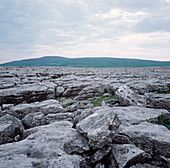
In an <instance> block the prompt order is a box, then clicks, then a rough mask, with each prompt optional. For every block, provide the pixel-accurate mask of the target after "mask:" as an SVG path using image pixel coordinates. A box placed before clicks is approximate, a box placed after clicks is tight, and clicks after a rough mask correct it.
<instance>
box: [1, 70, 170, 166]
mask: <svg viewBox="0 0 170 168" xmlns="http://www.w3.org/2000/svg"><path fill="white" fill-rule="evenodd" d="M0 72H1V73H0V168H21V167H22V168H54V167H56V168H168V167H170V130H169V129H168V128H166V127H165V126H164V125H165V124H167V125H170V113H169V112H170V76H169V75H170V67H150V68H58V67H0ZM162 117H164V118H163V121H162V122H164V123H163V124H164V125H158V124H156V123H157V122H158V120H159V119H161V118H162ZM165 119H166V121H165Z"/></svg>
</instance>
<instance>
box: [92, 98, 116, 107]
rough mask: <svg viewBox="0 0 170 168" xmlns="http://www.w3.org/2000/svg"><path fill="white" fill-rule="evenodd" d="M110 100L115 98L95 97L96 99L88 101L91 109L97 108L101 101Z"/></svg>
mask: <svg viewBox="0 0 170 168" xmlns="http://www.w3.org/2000/svg"><path fill="white" fill-rule="evenodd" d="M112 99H115V96H113V97H107V98H103V97H97V98H96V99H90V100H89V101H90V102H91V103H92V104H93V107H97V106H101V105H102V101H107V100H112Z"/></svg>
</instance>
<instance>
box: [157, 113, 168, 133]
mask: <svg viewBox="0 0 170 168" xmlns="http://www.w3.org/2000/svg"><path fill="white" fill-rule="evenodd" d="M154 124H158V125H164V126H165V127H166V128H168V129H169V130H170V117H169V115H166V114H162V115H160V116H159V117H158V118H157V120H156V121H155V122H154Z"/></svg>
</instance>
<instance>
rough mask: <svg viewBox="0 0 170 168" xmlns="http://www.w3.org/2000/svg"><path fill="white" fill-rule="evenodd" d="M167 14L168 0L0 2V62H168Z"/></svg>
mask: <svg viewBox="0 0 170 168" xmlns="http://www.w3.org/2000/svg"><path fill="white" fill-rule="evenodd" d="M169 16H170V3H169V0H150V1H148V0H140V1H137V0H114V1H113V0H107V1H105V0H93V1H91V0H63V1H59V0H32V1H28V0H8V1H0V24H1V26H0V54H1V56H0V62H5V61H11V60H15V59H22V58H24V59H25V58H30V57H41V56H44V55H62V56H68V57H81V56H115V57H122V56H123V57H133V58H143V59H152V58H153V59H155V60H159V59H160V60H167V59H168V54H167V53H168V52H169V48H168V46H170V40H169V32H170V17H169ZM155 36H159V37H161V36H162V38H155ZM166 36H167V37H166ZM160 41H161V42H160ZM154 54H155V57H154V56H153V55H154ZM158 54H160V55H164V57H159V55H158ZM4 57H5V58H4Z"/></svg>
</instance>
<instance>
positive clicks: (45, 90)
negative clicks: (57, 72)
mask: <svg viewBox="0 0 170 168" xmlns="http://www.w3.org/2000/svg"><path fill="white" fill-rule="evenodd" d="M53 85H54V84H53V83H51V84H50V83H39V84H27V85H23V86H20V87H15V88H9V89H2V90H0V97H2V98H3V102H4V103H5V104H11V103H12V104H18V103H21V102H28V103H29V102H35V101H38V100H46V99H49V98H53V97H54V89H53V88H54V87H53V88H52V87H51V86H53Z"/></svg>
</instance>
